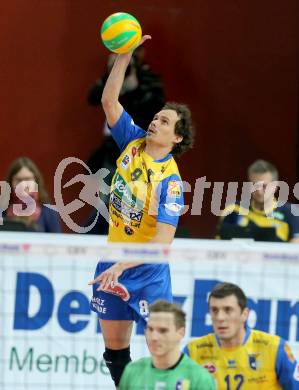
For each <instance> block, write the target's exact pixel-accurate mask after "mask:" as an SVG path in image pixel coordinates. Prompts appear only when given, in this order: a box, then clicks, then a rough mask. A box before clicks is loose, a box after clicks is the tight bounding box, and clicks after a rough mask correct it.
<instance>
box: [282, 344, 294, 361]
mask: <svg viewBox="0 0 299 390" xmlns="http://www.w3.org/2000/svg"><path fill="white" fill-rule="evenodd" d="M284 351H285V353H286V355H287V357H288V359H289V361H290V362H291V363H294V361H295V358H294V355H293V353H292V351H291V348H290V346H289V344H288V343H285V345H284Z"/></svg>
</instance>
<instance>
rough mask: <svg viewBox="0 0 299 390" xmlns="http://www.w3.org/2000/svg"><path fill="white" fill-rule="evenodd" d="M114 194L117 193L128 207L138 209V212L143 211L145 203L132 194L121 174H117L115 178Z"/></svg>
mask: <svg viewBox="0 0 299 390" xmlns="http://www.w3.org/2000/svg"><path fill="white" fill-rule="evenodd" d="M113 192H115V193H116V195H117V196H118V197H119V198H120V199H121V200H122V202H125V203H126V204H127V205H129V206H132V207H136V208H137V209H138V210H142V209H143V202H142V201H141V200H140V199H138V198H136V196H135V195H134V194H132V191H131V190H130V188H129V186H128V184H127V183H126V182H125V180H124V179H123V178H122V177H121V175H120V174H119V173H117V174H116V176H115V178H114V182H113Z"/></svg>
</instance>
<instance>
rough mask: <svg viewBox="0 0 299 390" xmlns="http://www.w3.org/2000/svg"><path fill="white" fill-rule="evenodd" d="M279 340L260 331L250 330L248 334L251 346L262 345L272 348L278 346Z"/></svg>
mask: <svg viewBox="0 0 299 390" xmlns="http://www.w3.org/2000/svg"><path fill="white" fill-rule="evenodd" d="M280 340H281V338H280V337H279V336H277V335H275V334H271V333H267V332H263V331H261V330H256V329H252V330H251V334H250V341H251V342H252V344H256V345H258V344H259V345H262V346H264V347H268V346H270V345H271V346H274V345H277V346H278V344H279V342H280Z"/></svg>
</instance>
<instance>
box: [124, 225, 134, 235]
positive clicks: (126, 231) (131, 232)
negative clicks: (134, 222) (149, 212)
mask: <svg viewBox="0 0 299 390" xmlns="http://www.w3.org/2000/svg"><path fill="white" fill-rule="evenodd" d="M125 233H126V234H127V235H128V236H132V234H134V230H133V229H131V228H130V226H127V225H126V226H125Z"/></svg>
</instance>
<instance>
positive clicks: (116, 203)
mask: <svg viewBox="0 0 299 390" xmlns="http://www.w3.org/2000/svg"><path fill="white" fill-rule="evenodd" d="M110 203H111V205H112V206H113V207H114V208H115V209H116V210H117V211H118V212H119V213H121V214H122V215H123V216H125V217H127V218H129V219H130V220H132V221H137V222H141V220H142V211H138V210H135V209H133V208H131V207H128V206H126V205H125V204H124V203H122V201H121V199H119V197H118V196H116V195H115V194H114V193H112V194H111V196H110Z"/></svg>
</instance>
